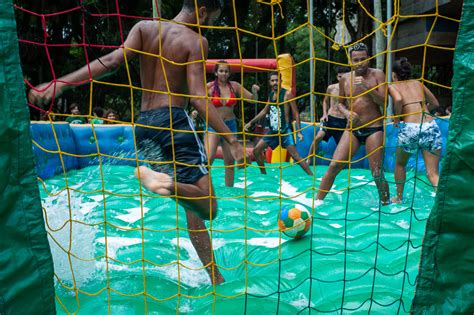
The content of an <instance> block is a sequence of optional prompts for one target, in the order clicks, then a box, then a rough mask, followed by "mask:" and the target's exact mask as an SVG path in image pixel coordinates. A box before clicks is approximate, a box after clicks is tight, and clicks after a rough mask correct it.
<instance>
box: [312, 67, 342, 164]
mask: <svg viewBox="0 0 474 315" xmlns="http://www.w3.org/2000/svg"><path fill="white" fill-rule="evenodd" d="M347 72H349V69H348V68H346V67H342V66H338V67H337V81H338V83H334V84H331V85H329V86H328V88H327V90H326V95H325V96H324V100H323V117H321V120H320V129H319V131H318V133H317V134H316V137H315V138H314V140H313V143H312V144H311V147H310V149H309V154H311V155H315V154H317V152H318V145H319V143H320V142H321V141H322V140H324V141H329V140H330V139H331V138H334V140H335V141H336V145H337V144H338V143H339V141H340V140H341V137H342V134H343V133H344V129H345V128H346V126H347V119H346V117H345V116H344V115H343V114H342V113H341V111H340V110H339V107H338V105H337V104H338V103H339V97H338V96H339V81H340V80H341V78H342V76H343V75H344V74H345V73H347ZM328 107H329V111H328ZM332 128H336V129H332ZM314 160H315V159H314Z"/></svg>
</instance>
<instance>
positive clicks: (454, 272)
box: [412, 0, 474, 314]
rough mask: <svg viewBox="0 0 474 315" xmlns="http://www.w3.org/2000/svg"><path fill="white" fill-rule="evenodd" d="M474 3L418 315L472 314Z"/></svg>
mask: <svg viewBox="0 0 474 315" xmlns="http://www.w3.org/2000/svg"><path fill="white" fill-rule="evenodd" d="M473 9H474V1H472V0H467V1H464V8H463V15H462V19H461V24H460V29H459V33H458V38H457V44H456V51H455V57H454V77H453V81H452V82H453V84H452V86H453V107H452V108H453V113H452V115H451V121H450V124H449V128H450V129H449V138H448V139H449V140H448V148H447V154H446V157H445V159H444V161H443V170H442V173H441V177H440V181H439V186H438V188H439V190H438V195H437V200H436V203H435V206H434V209H433V211H432V213H431V215H430V218H429V220H428V223H427V229H426V234H425V238H424V244H423V250H422V258H421V266H420V272H419V278H418V284H417V287H416V291H415V299H414V300H413V305H412V311H413V313H414V314H473V313H474V184H473V182H472V180H473V179H474V106H473V103H474V77H473V76H474V10H473Z"/></svg>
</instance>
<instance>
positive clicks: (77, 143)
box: [31, 122, 137, 179]
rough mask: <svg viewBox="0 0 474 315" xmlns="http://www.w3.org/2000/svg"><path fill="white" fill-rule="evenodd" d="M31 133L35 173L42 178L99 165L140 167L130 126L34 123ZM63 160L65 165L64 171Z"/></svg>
mask: <svg viewBox="0 0 474 315" xmlns="http://www.w3.org/2000/svg"><path fill="white" fill-rule="evenodd" d="M31 134H32V138H33V141H34V143H33V151H34V153H35V156H36V171H37V173H38V176H39V177H41V178H42V179H47V178H50V177H53V176H54V175H57V174H59V173H61V172H63V171H68V170H70V169H81V168H84V167H86V166H89V165H97V164H99V162H101V163H103V164H120V165H136V164H137V163H136V160H135V153H134V152H135V147H134V141H133V133H132V126H130V125H94V126H92V125H69V124H68V123H54V124H51V123H49V122H32V123H31ZM35 143H36V144H35ZM58 145H59V149H60V150H59V149H58ZM43 149H44V150H43ZM45 150H48V151H53V152H47V151H45ZM59 152H60V153H59ZM99 153H100V154H99ZM61 159H62V161H63V162H64V168H63V163H62V162H61Z"/></svg>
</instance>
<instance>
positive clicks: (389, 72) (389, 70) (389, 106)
mask: <svg viewBox="0 0 474 315" xmlns="http://www.w3.org/2000/svg"><path fill="white" fill-rule="evenodd" d="M392 15H393V0H387V21H388V20H390V19H391V18H392ZM391 41H392V23H390V24H389V25H387V86H388V84H390V82H392V53H391V50H392V45H391ZM392 115H393V101H392V98H391V97H390V95H388V102H387V116H392ZM387 120H390V119H387Z"/></svg>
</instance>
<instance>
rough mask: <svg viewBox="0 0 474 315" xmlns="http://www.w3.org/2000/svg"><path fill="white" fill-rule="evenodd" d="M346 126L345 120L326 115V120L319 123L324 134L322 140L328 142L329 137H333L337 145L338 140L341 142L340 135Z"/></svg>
mask: <svg viewBox="0 0 474 315" xmlns="http://www.w3.org/2000/svg"><path fill="white" fill-rule="evenodd" d="M346 126H347V119H345V118H338V117H334V116H331V115H328V120H327V121H325V122H323V123H321V128H322V129H323V130H324V132H325V133H326V134H325V135H324V138H323V140H324V141H326V142H327V141H329V139H331V137H333V138H334V140H335V141H336V144H337V143H339V140H341V137H342V134H343V133H344V129H345V128H346ZM326 127H330V128H339V129H341V130H334V129H327V128H326Z"/></svg>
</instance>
